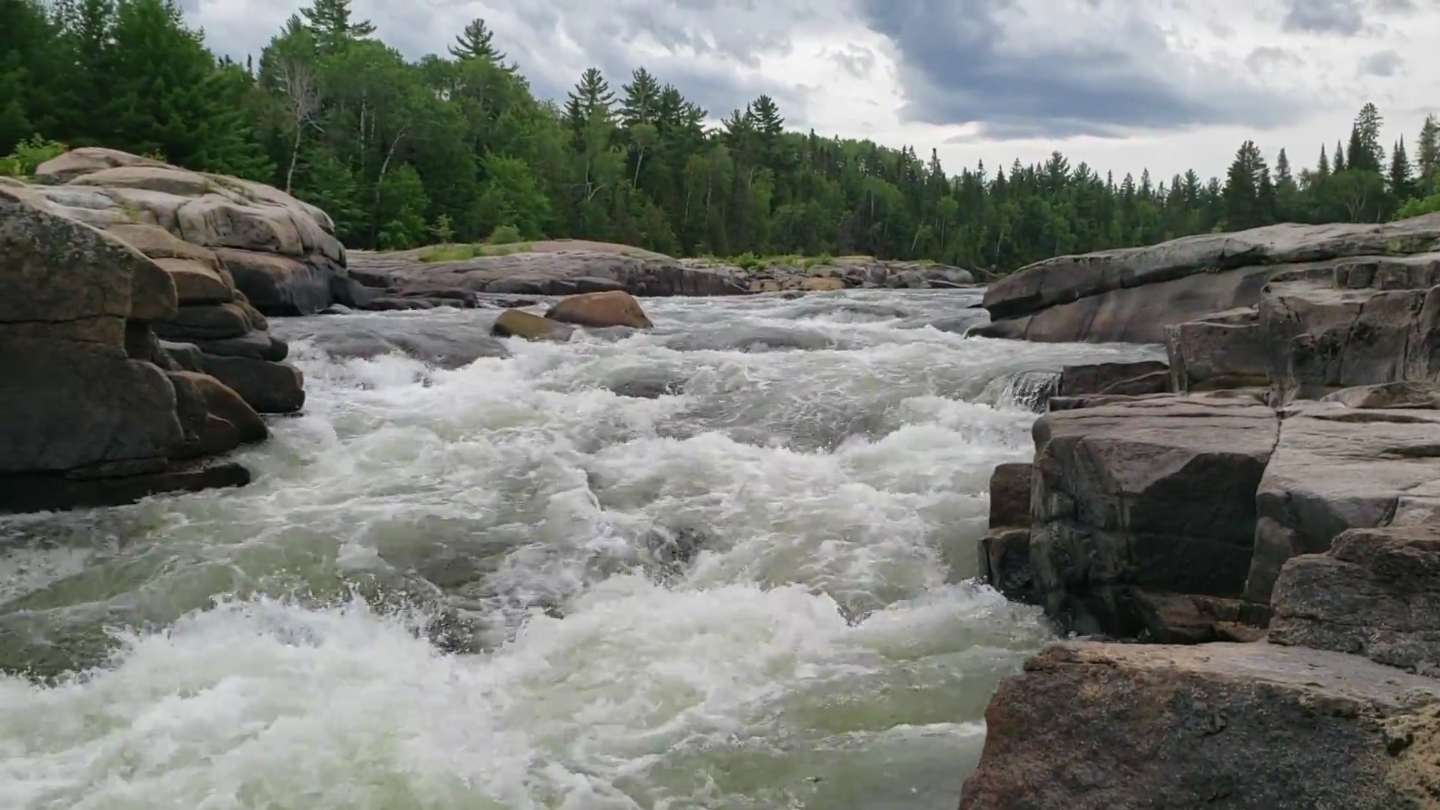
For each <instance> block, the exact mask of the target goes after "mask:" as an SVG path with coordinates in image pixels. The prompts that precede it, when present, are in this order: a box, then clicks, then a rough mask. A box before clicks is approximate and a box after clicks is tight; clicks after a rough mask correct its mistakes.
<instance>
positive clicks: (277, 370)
mask: <svg viewBox="0 0 1440 810" xmlns="http://www.w3.org/2000/svg"><path fill="white" fill-rule="evenodd" d="M201 361H202V366H201V367H202V368H203V370H204V371H205V373H206V374H209V375H210V376H212V377H214V378H215V379H217V380H219V381H220V382H222V383H224V384H225V385H227V386H229V387H230V388H233V389H234V390H235V392H236V393H238V394H239V395H240V396H241V397H242V398H243V399H244V400H245V402H246V403H248V404H249V405H250V407H251V408H253V409H255V410H256V411H257V412H259V413H294V412H296V411H298V410H300V409H301V408H303V407H304V406H305V378H304V376H303V375H302V374H301V373H300V369H298V368H295V367H294V366H292V365H290V364H289V363H270V362H266V361H264V360H252V359H250V358H248V357H217V356H215V355H212V354H205V355H201Z"/></svg>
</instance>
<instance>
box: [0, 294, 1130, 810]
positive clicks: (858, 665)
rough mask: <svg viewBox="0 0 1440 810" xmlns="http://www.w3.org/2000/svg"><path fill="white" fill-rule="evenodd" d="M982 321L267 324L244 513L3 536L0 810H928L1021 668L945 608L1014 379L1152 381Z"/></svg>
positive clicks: (857, 312)
mask: <svg viewBox="0 0 1440 810" xmlns="http://www.w3.org/2000/svg"><path fill="white" fill-rule="evenodd" d="M978 298H979V293H978V291H956V292H899V291H891V292H864V293H861V292H847V293H839V294H822V295H812V296H808V297H805V298H800V299H786V298H783V297H778V296H773V297H772V296H765V297H755V298H745V299H728V300H725V299H689V300H685V299H668V300H647V301H646V302H645V306H646V309H647V310H648V311H649V313H650V314H651V317H652V318H653V319H654V321H655V322H656V329H654V330H653V331H652V332H649V333H645V334H633V335H624V334H604V333H602V334H585V333H582V334H580V335H579V336H577V338H576V340H575V341H574V342H571V343H569V344H547V343H539V344H527V343H523V342H520V341H506V342H505V344H504V347H503V349H502V348H501V347H500V345H499V344H498V343H494V344H493V345H492V344H491V343H489V342H486V347H487V348H486V351H487V352H488V353H490V354H502V353H504V352H505V350H508V353H509V355H510V356H509V357H508V358H504V357H481V358H480V359H478V360H475V361H474V362H473V363H469V364H468V365H460V366H459V367H456V368H449V369H446V368H440V367H434V366H427V365H425V364H423V363H421V362H420V361H418V360H416V359H413V358H411V357H406V356H400V355H382V356H377V357H373V358H371V359H358V358H353V357H352V358H348V359H347V358H337V357H335V356H333V355H332V354H330V353H328V352H327V350H326V348H325V347H327V346H328V347H332V349H331V350H332V351H335V352H336V353H339V354H344V352H340V351H339V350H338V349H334V348H333V347H336V346H343V345H346V340H347V339H348V338H347V335H349V333H350V332H352V331H353V330H355V329H356V328H359V327H364V328H369V329H374V330H377V331H378V332H380V333H384V334H388V335H392V336H399V337H401V338H404V337H405V336H407V335H408V336H416V335H420V336H427V335H428V336H430V337H434V338H436V339H439V340H441V341H442V342H443V341H449V342H450V343H451V344H452V345H459V344H463V343H465V342H466V341H467V340H468V341H474V340H480V341H485V339H483V338H477V337H475V336H477V335H480V334H483V333H484V332H485V331H486V330H487V329H488V326H489V323H490V321H491V320H493V318H494V315H495V313H494V311H493V310H491V311H485V310H480V311H473V310H472V311H459V310H451V311H431V312H424V313H386V314H364V315H355V316H344V317H329V318H310V319H297V320H292V321H284V322H277V323H275V324H273V326H272V328H273V329H274V330H275V331H276V332H277V333H279V334H281V335H282V336H286V337H289V338H290V339H291V340H292V358H293V359H294V361H295V362H296V363H297V364H298V365H299V366H300V367H302V368H303V369H304V371H305V374H306V387H307V390H308V392H309V395H308V396H309V399H308V404H307V406H306V409H305V411H304V413H303V414H302V415H299V416H297V417H293V418H284V419H277V420H274V421H273V422H272V426H273V429H274V434H275V435H274V437H273V438H272V440H271V441H270V442H268V443H267V444H265V445H262V446H259V447H255V448H253V449H249V450H247V451H245V452H244V453H242V454H240V458H241V460H242V461H244V462H245V463H246V464H247V465H249V466H250V467H251V468H252V469H253V470H254V471H255V472H256V479H255V482H254V483H253V484H252V485H251V486H249V487H247V488H245V489H241V490H229V491H212V492H206V493H200V494H195V495H186V496H180V497H162V498H155V499H151V500H149V501H147V502H145V503H141V504H137V505H135V506H131V507H125V508H119V509H105V510H94V511H88V512H76V513H69V514H63V515H32V516H21V517H12V518H5V519H3V520H0V667H4V668H6V669H7V670H8V671H9V673H10V674H4V675H0V807H4V808H14V810H39V808H46V809H47V810H48V809H50V808H55V809H57V810H58V808H77V809H78V808H93V809H95V810H99V809H100V808H105V809H106V810H109V809H110V808H137V810H138V809H139V808H145V810H171V809H172V808H173V810H231V809H232V808H267V809H270V810H281V809H282V808H283V809H285V810H328V809H330V808H335V809H337V810H338V809H339V808H345V810H407V809H408V808H427V809H430V808H433V809H435V810H439V809H440V808H465V810H479V809H480V808H506V809H507V810H510V809H514V810H523V809H526V808H553V809H556V810H562V809H563V810H612V809H613V810H622V809H623V808H646V809H647V810H687V809H688V808H725V810H749V809H751V808H755V809H756V810H758V809H759V808H814V809H815V810H821V809H822V808H823V809H826V810H830V809H833V810H851V809H852V808H866V809H867V810H901V809H902V808H903V809H904V810H910V809H912V808H914V809H916V810H918V809H919V808H925V809H926V810H931V809H934V810H938V809H939V808H947V810H948V808H953V807H954V806H955V802H956V800H957V797H958V794H959V788H960V782H961V780H962V779H963V778H964V776H965V774H966V773H968V771H969V770H970V768H971V767H973V765H974V763H975V761H976V759H977V758H978V756H979V752H980V748H981V745H982V742H983V736H984V723H983V709H984V706H985V703H986V701H987V699H988V698H989V696H990V694H991V692H992V690H993V688H994V685H995V683H996V681H997V680H998V679H999V678H1000V677H1001V676H1003V675H1004V674H1006V673H1008V672H1011V671H1013V670H1014V669H1015V668H1016V667H1017V666H1018V664H1019V662H1020V660H1021V659H1022V657H1023V656H1024V655H1025V654H1027V653H1029V652H1031V651H1033V650H1034V649H1036V648H1037V647H1038V646H1039V645H1041V644H1042V643H1044V641H1045V640H1046V638H1047V637H1048V635H1047V630H1046V628H1045V627H1044V625H1043V624H1042V622H1041V621H1040V619H1039V617H1038V615H1037V613H1036V611H1034V610H1031V609H1028V608H1022V607H1017V606H1013V605H1010V604H1007V603H1006V602H1005V601H1004V600H1003V599H1001V598H1000V597H999V596H998V595H997V594H996V593H994V592H993V591H990V590H989V589H986V588H982V587H979V586H976V585H974V584H972V583H971V582H969V581H968V580H969V578H970V577H972V576H973V575H974V573H975V565H976V555H975V546H976V541H977V540H978V539H979V537H980V536H981V535H982V534H983V532H984V529H985V520H986V512H987V499H988V495H987V492H986V490H987V481H988V478H989V475H990V472H991V470H992V469H993V468H994V466H995V465H996V464H997V463H999V462H1003V461H1011V460H1018V459H1024V458H1028V457H1029V455H1030V453H1031V440H1030V426H1031V423H1032V422H1033V420H1034V414H1033V413H1031V412H1030V411H1029V410H1027V409H1026V408H1025V407H1024V406H1023V403H1019V402H1017V401H1016V400H1017V396H1016V393H1015V392H1016V390H1017V385H1016V384H1015V381H1016V379H1017V377H1016V375H1017V374H1020V373H1022V372H1027V371H1046V370H1050V371H1053V370H1057V369H1058V368H1059V367H1060V366H1061V365H1063V364H1066V363H1072V362H1089V361H1095V360H1103V359H1139V358H1146V357H1150V356H1152V355H1153V351H1154V350H1153V349H1148V348H1142V347H1096V346H1057V345H1035V344H1021V343H1013V342H1006V341H993V340H984V339H973V340H966V339H964V338H963V337H962V336H961V334H959V333H958V331H963V326H964V325H965V324H966V323H968V322H974V321H978V320H981V319H983V311H982V310H974V309H967V308H966V307H968V306H969V305H971V304H974V303H976V302H977V301H978ZM936 326H938V327H940V328H936ZM957 330H958V331H957ZM351 343H352V344H353V341H351ZM446 365H452V366H453V365H456V363H453V362H451V363H447V364H446ZM1022 381H1023V380H1022ZM616 391H619V392H621V393H620V394H617V393H616ZM636 393H640V394H650V395H654V394H662V395H661V396H626V395H622V394H636ZM1019 398H1021V399H1023V397H1019ZM22 668H23V669H26V670H28V672H29V674H30V677H25V676H22V675H20V674H16V672H17V670H19V669H22ZM66 670H71V673H70V674H60V673H62V672H65V671H66ZM76 673H78V674H76Z"/></svg>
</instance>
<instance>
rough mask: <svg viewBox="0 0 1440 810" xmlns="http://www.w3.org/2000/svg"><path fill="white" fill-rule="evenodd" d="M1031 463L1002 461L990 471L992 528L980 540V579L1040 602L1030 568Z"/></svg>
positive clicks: (1023, 598) (1010, 593)
mask: <svg viewBox="0 0 1440 810" xmlns="http://www.w3.org/2000/svg"><path fill="white" fill-rule="evenodd" d="M1033 469H1034V468H1033V466H1032V465H1031V464H1030V463H1029V462H1023V463H1013V464H999V465H997V466H996V467H995V471H994V472H993V473H991V474H990V522H989V531H988V532H987V533H986V534H985V536H984V537H983V538H981V540H980V579H981V581H982V582H985V583H986V584H988V585H990V586H991V587H992V588H994V589H995V590H997V591H999V592H1000V593H1002V594H1004V595H1005V598H1007V599H1011V600H1014V601H1017V602H1025V603H1027V604H1036V603H1038V601H1039V594H1038V593H1037V591H1036V589H1035V579H1034V575H1033V574H1032V573H1031V569H1030V489H1031V473H1032V471H1033Z"/></svg>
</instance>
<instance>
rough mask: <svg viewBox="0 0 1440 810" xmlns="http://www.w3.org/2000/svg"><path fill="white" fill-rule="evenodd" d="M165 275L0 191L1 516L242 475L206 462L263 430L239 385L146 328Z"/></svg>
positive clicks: (158, 307) (156, 317)
mask: <svg viewBox="0 0 1440 810" xmlns="http://www.w3.org/2000/svg"><path fill="white" fill-rule="evenodd" d="M180 286H182V285H179V284H177V283H176V280H175V279H174V278H172V276H171V274H170V273H169V272H167V271H166V269H165V268H163V267H161V266H160V265H159V264H158V263H156V262H155V261H153V260H151V259H149V258H147V257H146V256H145V255H144V254H143V253H141V252H140V251H138V250H136V249H135V248H134V247H132V246H131V245H129V244H128V243H126V242H125V241H123V240H121V239H120V238H118V237H117V236H114V235H111V234H107V233H104V232H102V231H100V230H98V229H96V228H93V227H91V226H89V225H86V224H84V223H82V222H80V221H78V220H75V219H72V218H70V217H67V216H64V215H62V214H58V213H55V212H54V211H52V210H51V209H50V207H49V206H48V205H46V204H45V202H44V200H43V199H42V198H40V197H38V196H36V195H34V194H33V193H32V192H31V191H30V190H28V189H27V188H25V187H24V186H23V185H21V184H19V183H6V184H3V185H0V413H3V414H4V418H3V419H0V511H9V512H13V511H34V510H48V509H61V508H69V507H75V506H92V505H94V506H98V505H112V504H120V503H126V502H129V501H133V500H137V499H139V498H142V497H145V496H147V495H151V494H154V493H158V492H166V491H175V490H197V489H202V488H206V487H213V486H236V485H243V484H245V483H248V482H249V480H250V474H249V472H248V471H247V470H246V469H245V468H244V467H241V466H240V465H238V464H234V463H226V462H218V463H210V462H207V461H206V458H207V457H209V456H215V455H219V454H223V453H225V452H228V451H229V450H232V449H234V448H235V447H237V446H238V445H240V444H241V443H242V442H250V441H258V440H261V439H264V438H265V436H266V434H267V431H266V429H265V425H264V423H263V422H261V421H260V418H259V416H258V415H256V414H255V413H254V411H253V409H251V408H250V407H249V406H248V405H246V403H245V402H244V401H243V400H242V399H241V398H240V396H239V395H238V394H236V393H235V391H233V390H231V389H230V388H229V387H227V386H225V385H224V384H223V383H221V382H219V381H218V380H215V379H214V378H212V377H209V376H207V375H203V374H191V373H186V372H182V371H179V370H177V369H176V368H175V367H174V366H173V364H172V363H171V362H170V358H169V357H168V355H166V354H165V353H164V352H163V351H162V350H160V349H159V347H158V344H157V341H156V338H155V336H154V333H153V332H152V328H153V326H154V325H156V324H158V323H162V322H167V321H172V320H174V319H176V318H177V317H180V315H179V313H180V312H181V309H182V307H181V306H180V297H179V293H178V288H179V287H180Z"/></svg>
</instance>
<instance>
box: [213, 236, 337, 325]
mask: <svg viewBox="0 0 1440 810" xmlns="http://www.w3.org/2000/svg"><path fill="white" fill-rule="evenodd" d="M215 253H216V255H217V256H219V257H220V259H221V260H222V261H223V262H224V263H225V267H226V269H228V270H229V271H230V275H231V277H233V278H234V279H235V287H236V289H238V290H240V291H241V292H243V293H245V298H246V300H248V301H249V302H250V303H251V304H252V305H254V306H255V308H256V309H258V310H260V311H261V312H265V313H269V314H271V315H311V314H314V313H316V312H319V311H320V310H322V309H324V308H326V307H328V306H330V304H331V303H332V297H331V293H330V285H331V278H332V276H334V271H333V269H330V268H325V267H318V266H316V265H315V264H314V263H311V262H306V261H301V260H300V259H299V258H296V257H293V256H281V255H276V254H273V253H262V252H258V251H255V250H244V249H240V248H225V247H222V248H219V249H217V250H216V251H215Z"/></svg>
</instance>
